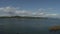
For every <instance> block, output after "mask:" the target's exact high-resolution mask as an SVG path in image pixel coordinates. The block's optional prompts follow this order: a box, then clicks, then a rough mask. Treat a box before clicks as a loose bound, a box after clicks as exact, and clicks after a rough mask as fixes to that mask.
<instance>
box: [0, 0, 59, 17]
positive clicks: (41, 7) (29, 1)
mask: <svg viewBox="0 0 60 34" xmlns="http://www.w3.org/2000/svg"><path fill="white" fill-rule="evenodd" d="M10 13H11V14H10ZM59 13H60V0H0V15H1V16H11V15H12V14H13V15H19V16H39V17H60V16H59V15H60V14H59Z"/></svg>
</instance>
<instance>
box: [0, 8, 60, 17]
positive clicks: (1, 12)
mask: <svg viewBox="0 0 60 34" xmlns="http://www.w3.org/2000/svg"><path fill="white" fill-rule="evenodd" d="M49 9H51V8H49ZM46 11H47V9H43V8H41V9H38V10H37V11H35V12H32V11H27V10H20V8H15V7H1V8H0V16H15V15H18V16H35V17H59V14H51V13H50V14H49V13H48V12H46Z"/></svg>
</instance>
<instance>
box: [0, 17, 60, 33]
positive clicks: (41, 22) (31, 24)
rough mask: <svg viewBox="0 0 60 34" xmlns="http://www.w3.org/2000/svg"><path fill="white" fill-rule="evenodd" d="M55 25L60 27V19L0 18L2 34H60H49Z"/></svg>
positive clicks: (0, 31)
mask: <svg viewBox="0 0 60 34" xmlns="http://www.w3.org/2000/svg"><path fill="white" fill-rule="evenodd" d="M53 25H60V19H18V18H7V19H2V18H0V34H60V33H59V32H60V31H58V32H56V33H54V32H52V33H50V32H49V30H48V27H49V26H53Z"/></svg>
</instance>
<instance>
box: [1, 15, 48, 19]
mask: <svg viewBox="0 0 60 34" xmlns="http://www.w3.org/2000/svg"><path fill="white" fill-rule="evenodd" d="M0 18H24V19H48V18H46V17H30V16H24V17H22V16H10V17H9V16H2V17H0Z"/></svg>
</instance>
